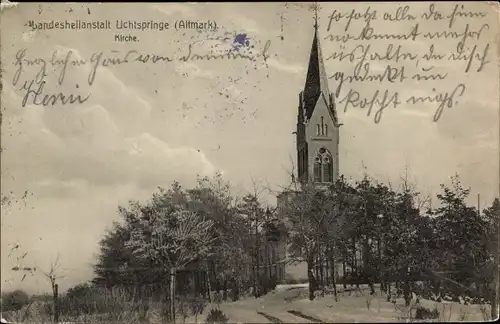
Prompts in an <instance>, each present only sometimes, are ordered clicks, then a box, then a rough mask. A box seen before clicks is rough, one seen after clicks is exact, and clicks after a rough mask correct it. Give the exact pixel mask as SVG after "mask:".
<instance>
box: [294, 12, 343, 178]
mask: <svg viewBox="0 0 500 324" xmlns="http://www.w3.org/2000/svg"><path fill="white" fill-rule="evenodd" d="M318 30H319V26H318V6H317V5H316V6H315V15H314V37H313V42H312V47H311V52H310V54H309V66H308V69H307V76H306V83H305V86H304V90H303V91H302V92H301V93H300V95H299V105H298V116H297V131H296V132H295V133H296V138H297V141H296V144H297V166H298V167H297V178H298V180H299V182H300V183H304V182H310V181H312V182H313V183H315V184H318V185H320V186H323V185H325V184H326V185H328V184H331V183H333V182H335V180H336V179H337V178H338V176H339V137H340V133H339V127H340V126H341V124H340V123H339V121H338V118H337V113H336V109H335V101H334V95H333V94H332V93H330V90H329V89H328V76H327V74H326V69H325V64H324V62H323V56H322V54H321V46H320V42H319V31H318Z"/></svg>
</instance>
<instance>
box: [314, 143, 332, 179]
mask: <svg viewBox="0 0 500 324" xmlns="http://www.w3.org/2000/svg"><path fill="white" fill-rule="evenodd" d="M314 182H333V160H332V155H331V154H330V152H328V150H326V149H325V148H321V149H320V150H319V152H318V155H317V156H316V158H315V160H314Z"/></svg>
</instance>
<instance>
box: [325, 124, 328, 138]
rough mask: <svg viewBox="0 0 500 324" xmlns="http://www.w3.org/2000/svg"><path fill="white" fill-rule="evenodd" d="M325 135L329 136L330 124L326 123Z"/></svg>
mask: <svg viewBox="0 0 500 324" xmlns="http://www.w3.org/2000/svg"><path fill="white" fill-rule="evenodd" d="M325 136H328V124H325Z"/></svg>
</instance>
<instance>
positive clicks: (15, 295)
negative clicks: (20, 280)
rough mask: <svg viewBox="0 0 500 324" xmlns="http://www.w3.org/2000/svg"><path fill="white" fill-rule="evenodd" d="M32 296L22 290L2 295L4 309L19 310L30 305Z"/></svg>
mask: <svg viewBox="0 0 500 324" xmlns="http://www.w3.org/2000/svg"><path fill="white" fill-rule="evenodd" d="M29 302H30V297H29V296H28V294H27V293H25V292H24V291H22V290H14V291H12V292H8V293H5V294H4V295H3V296H2V311H4V312H5V311H17V310H20V309H21V308H23V306H25V305H28V304H29Z"/></svg>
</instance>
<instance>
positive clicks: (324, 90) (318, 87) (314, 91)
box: [304, 2, 330, 119]
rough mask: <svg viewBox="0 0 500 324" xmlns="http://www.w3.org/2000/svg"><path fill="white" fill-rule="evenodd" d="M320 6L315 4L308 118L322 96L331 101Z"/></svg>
mask: <svg viewBox="0 0 500 324" xmlns="http://www.w3.org/2000/svg"><path fill="white" fill-rule="evenodd" d="M318 29H319V25H318V4H317V3H316V2H315V4H314V38H313V43H312V47H311V54H310V56H309V67H308V69H307V78H306V84H305V87H304V103H305V104H306V107H305V108H306V112H307V118H308V119H309V118H310V117H311V116H312V112H313V110H314V107H315V106H316V102H317V101H318V99H319V98H320V96H321V95H323V96H324V98H325V100H326V101H327V103H328V102H329V101H330V90H329V89H328V76H327V74H326V70H325V64H324V62H323V55H322V53H321V45H320V43H319V36H318Z"/></svg>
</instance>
